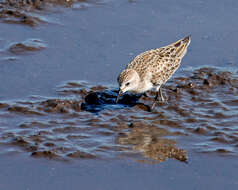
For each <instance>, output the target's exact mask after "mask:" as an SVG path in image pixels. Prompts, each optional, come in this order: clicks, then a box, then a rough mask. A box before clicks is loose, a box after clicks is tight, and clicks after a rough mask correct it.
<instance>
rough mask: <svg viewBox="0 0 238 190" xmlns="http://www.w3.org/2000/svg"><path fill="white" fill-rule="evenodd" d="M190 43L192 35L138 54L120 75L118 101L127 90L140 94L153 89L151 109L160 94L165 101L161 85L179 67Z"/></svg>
mask: <svg viewBox="0 0 238 190" xmlns="http://www.w3.org/2000/svg"><path fill="white" fill-rule="evenodd" d="M189 44H190V36H187V37H185V38H183V39H181V40H178V41H177V42H175V43H172V44H170V45H168V46H165V47H161V48H158V49H152V50H149V51H146V52H143V53H141V54H140V55H138V56H136V57H135V58H134V59H133V60H132V61H131V62H130V63H129V64H128V65H127V67H126V69H125V70H123V71H122V72H121V74H120V75H119V77H118V83H119V86H120V90H119V93H118V96H117V99H116V103H117V102H118V100H119V97H120V96H121V95H122V94H123V93H125V92H127V91H129V92H132V93H137V94H138V93H145V92H146V91H148V90H151V89H155V91H156V96H155V99H154V103H153V105H152V106H151V109H154V107H155V105H156V102H157V101H158V98H159V96H160V98H161V100H162V101H164V100H165V99H164V97H163V95H162V90H161V86H162V85H163V84H165V83H166V81H167V80H168V79H169V78H170V77H171V76H172V75H173V73H174V72H175V71H176V70H177V69H178V67H179V65H180V62H181V60H182V58H183V56H184V55H185V54H186V52H187V48H188V46H189Z"/></svg>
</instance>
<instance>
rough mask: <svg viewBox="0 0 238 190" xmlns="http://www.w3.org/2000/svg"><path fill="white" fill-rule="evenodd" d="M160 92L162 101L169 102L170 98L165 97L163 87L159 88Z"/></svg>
mask: <svg viewBox="0 0 238 190" xmlns="http://www.w3.org/2000/svg"><path fill="white" fill-rule="evenodd" d="M159 93H160V98H161V102H165V103H167V100H168V99H167V98H164V96H163V93H162V87H160V88H159Z"/></svg>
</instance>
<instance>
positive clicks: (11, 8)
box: [0, 0, 100, 27]
mask: <svg viewBox="0 0 238 190" xmlns="http://www.w3.org/2000/svg"><path fill="white" fill-rule="evenodd" d="M99 2H100V1H97V0H2V1H0V22H3V23H8V24H23V25H26V26H30V27H35V26H38V25H39V24H43V23H45V22H47V20H46V19H42V16H41V14H42V13H43V14H45V15H48V13H47V11H50V10H52V9H53V8H55V7H57V6H64V7H69V8H74V9H77V10H80V9H86V8H88V7H90V6H91V5H93V4H98V3H99ZM32 13H34V14H32ZM39 13H40V14H39Z"/></svg>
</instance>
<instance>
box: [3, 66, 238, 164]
mask: <svg viewBox="0 0 238 190" xmlns="http://www.w3.org/2000/svg"><path fill="white" fill-rule="evenodd" d="M237 90H238V78H237V77H236V75H235V74H232V73H230V72H220V71H219V70H217V69H215V68H201V69H198V70H195V71H194V72H193V73H192V74H188V75H187V76H181V77H178V78H174V79H172V80H170V82H168V83H167V85H165V86H164V88H163V91H164V94H165V95H166V97H167V99H168V102H167V103H158V105H157V106H156V108H155V109H154V110H150V106H151V105H152V102H153V98H154V95H155V92H150V93H148V97H145V96H140V95H134V94H125V95H124V96H123V97H122V98H121V99H120V101H119V103H118V104H115V99H116V96H117V92H118V90H117V89H111V88H109V87H107V86H103V85H98V86H94V85H92V84H89V83H87V82H85V81H69V82H65V83H64V84H62V85H60V86H58V88H57V92H58V93H59V97H60V98H57V97H56V98H52V99H48V98H43V97H38V98H37V97H35V98H34V99H30V98H29V100H24V101H15V102H1V103H0V117H1V125H0V146H1V147H2V154H10V153H12V152H15V153H27V154H29V155H30V156H33V157H36V158H38V157H41V158H42V157H43V158H48V159H56V160H69V159H115V158H120V157H121V156H124V157H127V156H129V157H132V158H134V159H135V160H143V161H156V162H162V161H166V160H167V159H170V158H172V159H177V160H180V161H183V162H184V161H185V162H187V161H188V160H189V158H187V151H196V152H201V153H206V154H207V153H212V154H222V155H229V156H230V155H234V156H237V155H238V143H237V142H238V133H237V124H238V119H237V118H238V117H237V116H238V111H237V106H238V103H237V102H238V100H237ZM186 139H187V140H186ZM186 142H187V143H186ZM177 143H179V145H178V144H177Z"/></svg>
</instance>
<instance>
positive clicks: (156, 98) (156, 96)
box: [151, 91, 159, 110]
mask: <svg viewBox="0 0 238 190" xmlns="http://www.w3.org/2000/svg"><path fill="white" fill-rule="evenodd" d="M158 97H159V91H157V92H156V95H155V99H154V103H153V104H152V106H151V110H153V109H154V108H155V106H156V103H157V101H158Z"/></svg>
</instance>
